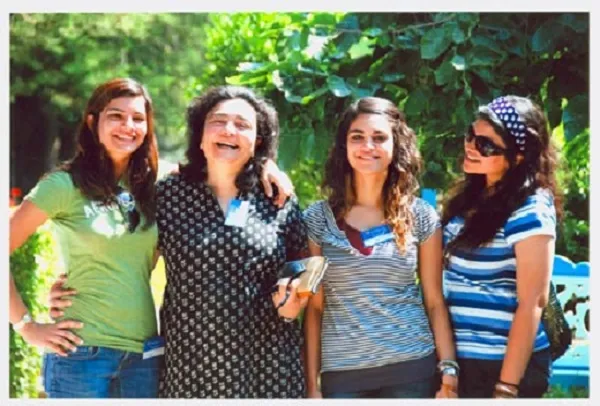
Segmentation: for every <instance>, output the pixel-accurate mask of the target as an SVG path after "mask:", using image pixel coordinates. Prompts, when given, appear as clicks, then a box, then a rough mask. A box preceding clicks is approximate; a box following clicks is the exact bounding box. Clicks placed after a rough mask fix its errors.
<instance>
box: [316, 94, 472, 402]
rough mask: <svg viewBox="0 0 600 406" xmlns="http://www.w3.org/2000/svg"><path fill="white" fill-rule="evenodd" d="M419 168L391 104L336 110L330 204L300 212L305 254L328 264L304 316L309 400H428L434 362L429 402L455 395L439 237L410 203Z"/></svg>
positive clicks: (422, 205)
mask: <svg viewBox="0 0 600 406" xmlns="http://www.w3.org/2000/svg"><path fill="white" fill-rule="evenodd" d="M419 168H420V156H419V153H418V150H417V146H416V137H415V133H414V132H413V131H412V129H410V128H409V127H408V126H407V124H406V122H405V120H404V117H403V115H402V113H401V112H400V111H398V109H397V107H396V106H395V105H394V104H393V103H391V102H390V101H388V100H385V99H381V98H376V97H367V98H363V99H360V100H358V101H356V102H355V103H353V104H352V105H351V106H350V107H349V108H348V109H347V110H346V111H345V112H344V114H343V115H342V117H341V119H340V122H339V125H338V130H337V135H336V138H335V144H334V146H333V148H332V150H331V153H330V156H329V159H328V161H327V164H326V172H325V180H324V184H325V186H326V190H328V196H329V197H328V199H327V200H324V201H320V202H317V203H315V204H313V205H311V206H310V207H308V208H307V209H306V211H305V214H304V219H305V222H306V225H307V228H308V236H309V238H310V240H309V250H310V253H311V255H325V256H326V257H327V258H328V259H329V267H328V268H327V271H326V272H325V275H324V278H323V285H322V288H321V289H320V290H319V291H318V293H317V294H316V295H315V296H313V297H311V298H310V299H309V303H308V306H307V309H306V312H305V318H304V320H305V325H304V328H305V337H306V374H307V388H308V391H307V392H308V397H326V398H367V397H368V398H430V397H433V396H434V395H435V394H436V388H437V387H438V386H439V382H435V380H434V377H435V372H436V364H437V366H438V367H439V371H440V372H441V375H442V383H443V385H442V388H441V390H440V391H438V393H437V396H438V397H456V391H457V379H458V377H457V364H456V362H455V357H454V344H453V342H452V330H451V328H450V323H449V318H448V311H447V309H446V305H445V303H444V298H443V294H442V232H441V228H440V222H439V218H438V216H437V214H436V212H435V210H434V208H433V207H431V206H430V205H428V204H427V203H426V202H425V201H424V200H422V199H420V198H418V197H415V196H414V194H415V192H416V191H417V189H418V182H417V176H418V172H419ZM417 275H418V278H419V281H420V283H419V284H417V281H416V277H417ZM438 361H439V362H438ZM319 377H320V386H319ZM461 379H462V378H461Z"/></svg>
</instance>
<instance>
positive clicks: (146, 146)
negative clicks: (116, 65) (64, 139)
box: [58, 78, 158, 229]
mask: <svg viewBox="0 0 600 406" xmlns="http://www.w3.org/2000/svg"><path fill="white" fill-rule="evenodd" d="M138 96H142V97H143V98H144V100H145V107H146V120H147V123H148V132H147V133H146V137H145V138H144V142H143V143H142V145H140V147H139V148H138V149H137V150H135V152H133V154H132V155H131V158H130V160H129V164H128V166H127V170H126V173H127V178H126V179H127V184H128V187H129V190H130V192H131V194H132V195H133V197H134V199H135V201H136V202H137V204H138V207H139V208H140V211H141V212H142V214H143V216H144V219H145V224H144V227H143V228H144V229H147V228H148V227H150V226H151V225H152V224H153V223H154V221H155V217H156V213H155V212H156V207H155V194H154V184H155V183H156V176H157V170H158V148H157V145H156V136H155V134H154V113H153V109H152V100H151V99H150V95H149V94H148V91H147V90H146V89H145V88H144V86H142V85H141V84H140V83H138V82H136V81H135V80H133V79H129V78H118V79H112V80H109V81H108V82H105V83H103V84H101V85H100V86H98V87H97V88H96V90H94V92H93V93H92V96H91V97H90V98H89V100H88V102H87V106H86V108H85V111H84V112H83V117H82V119H81V122H80V124H79V128H78V130H77V151H76V153H75V156H74V157H73V158H72V159H71V160H69V161H67V162H65V163H64V164H62V165H61V166H60V167H59V168H58V169H59V170H64V171H67V172H69V174H70V175H71V178H72V179H73V183H74V184H75V186H76V187H78V188H79V189H80V190H81V193H83V195H84V196H86V197H87V198H88V199H90V200H100V201H102V202H104V203H110V202H113V201H114V199H115V196H116V193H117V178H116V176H115V173H114V166H113V162H112V159H111V158H110V156H109V155H108V152H107V150H106V148H105V147H104V145H102V144H101V143H100V140H99V138H98V119H99V116H100V112H102V111H103V110H104V108H105V107H106V106H107V105H108V103H110V101H111V100H113V99H116V98H119V97H138ZM90 115H91V116H92V122H91V125H88V116H90Z"/></svg>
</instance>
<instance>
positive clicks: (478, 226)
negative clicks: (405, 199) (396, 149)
mask: <svg viewBox="0 0 600 406" xmlns="http://www.w3.org/2000/svg"><path fill="white" fill-rule="evenodd" d="M464 148H465V157H464V163H463V169H464V172H465V177H464V178H463V179H462V180H461V181H460V182H459V183H458V184H457V186H456V187H455V189H453V190H452V191H451V193H450V197H449V199H448V201H447V203H446V204H445V205H444V211H443V216H442V224H443V225H444V245H445V258H446V260H445V288H446V294H447V304H448V306H449V309H450V315H451V319H452V325H453V328H454V340H455V342H456V348H457V357H458V363H459V367H460V377H461V379H460V385H459V396H460V397H468V398H474V397H475V398H490V397H497V398H515V397H541V396H542V395H543V393H544V392H545V391H546V389H547V387H548V380H549V375H550V367H551V363H552V359H551V356H550V351H549V341H548V338H547V336H546V333H545V331H544V328H543V324H542V323H541V321H540V318H541V314H542V310H543V308H544V306H545V305H546V303H547V301H548V293H549V290H548V288H549V283H550V278H551V270H552V261H553V257H554V241H555V237H556V231H555V229H556V216H557V212H559V213H560V209H561V201H560V196H559V195H558V194H557V187H556V179H555V175H554V171H555V169H556V165H557V158H556V154H555V150H554V148H553V146H552V143H551V140H550V134H549V132H548V123H547V121H546V118H545V117H544V114H543V113H542V111H541V109H540V108H539V106H537V105H536V104H534V103H533V102H532V101H531V100H529V99H527V98H524V97H518V96H506V97H500V98H497V99H494V100H493V101H492V102H491V103H490V104H488V105H486V106H482V107H480V108H479V111H478V113H477V116H476V119H475V121H474V122H473V123H472V124H471V126H470V128H469V129H468V131H467V134H466V136H465V144H464Z"/></svg>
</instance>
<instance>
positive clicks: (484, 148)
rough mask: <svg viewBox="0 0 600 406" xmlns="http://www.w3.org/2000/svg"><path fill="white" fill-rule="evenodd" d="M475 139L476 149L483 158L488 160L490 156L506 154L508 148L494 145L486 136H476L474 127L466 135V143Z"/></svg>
mask: <svg viewBox="0 0 600 406" xmlns="http://www.w3.org/2000/svg"><path fill="white" fill-rule="evenodd" d="M473 139H475V149H476V150H477V152H479V154H480V155H481V156H483V157H486V158H487V157H490V156H497V155H504V154H505V153H506V148H502V147H501V146H499V145H496V144H494V142H493V141H492V140H490V139H489V138H488V137H486V136H484V135H476V134H475V133H474V132H473V127H470V128H469V130H468V131H467V133H466V134H465V141H466V142H471V141H473Z"/></svg>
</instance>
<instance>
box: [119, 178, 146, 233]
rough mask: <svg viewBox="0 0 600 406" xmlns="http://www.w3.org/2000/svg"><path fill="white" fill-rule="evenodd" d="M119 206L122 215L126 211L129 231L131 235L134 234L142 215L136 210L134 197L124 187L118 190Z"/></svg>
mask: <svg viewBox="0 0 600 406" xmlns="http://www.w3.org/2000/svg"><path fill="white" fill-rule="evenodd" d="M117 204H118V205H119V210H121V213H122V212H123V210H124V211H125V213H126V214H127V224H128V228H127V229H128V231H129V232H130V233H133V232H134V231H135V228H136V227H137V226H138V224H140V214H139V213H138V211H137V209H136V208H135V199H134V198H133V195H132V194H131V193H129V192H128V191H127V190H125V189H123V188H122V187H119V188H117Z"/></svg>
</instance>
